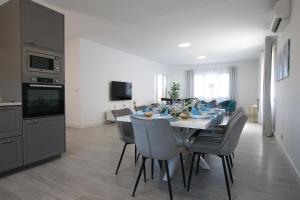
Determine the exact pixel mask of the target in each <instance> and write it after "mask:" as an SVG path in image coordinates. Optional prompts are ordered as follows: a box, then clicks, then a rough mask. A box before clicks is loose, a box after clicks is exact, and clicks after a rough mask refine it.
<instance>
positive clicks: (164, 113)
mask: <svg viewBox="0 0 300 200" xmlns="http://www.w3.org/2000/svg"><path fill="white" fill-rule="evenodd" d="M168 114H169V109H168V108H166V109H165V111H164V112H162V113H160V115H161V116H166V115H168Z"/></svg>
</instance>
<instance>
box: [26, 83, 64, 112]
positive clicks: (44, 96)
mask: <svg viewBox="0 0 300 200" xmlns="http://www.w3.org/2000/svg"><path fill="white" fill-rule="evenodd" d="M22 87H23V88H22V93H23V95H22V99H23V117H24V118H36V117H47V116H54V115H64V113H65V92H64V86H63V85H54V84H41V83H23V85H22Z"/></svg>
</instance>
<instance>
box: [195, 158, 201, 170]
mask: <svg viewBox="0 0 300 200" xmlns="http://www.w3.org/2000/svg"><path fill="white" fill-rule="evenodd" d="M200 157H201V154H198V160H197V166H196V175H198V171H199V165H200Z"/></svg>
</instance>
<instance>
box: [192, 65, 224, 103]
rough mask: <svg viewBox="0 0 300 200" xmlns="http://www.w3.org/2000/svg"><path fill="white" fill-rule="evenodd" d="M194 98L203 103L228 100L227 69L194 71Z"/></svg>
mask: <svg viewBox="0 0 300 200" xmlns="http://www.w3.org/2000/svg"><path fill="white" fill-rule="evenodd" d="M194 96H195V97H196V98H200V99H201V100H204V101H211V100H217V102H221V101H225V100H228V99H229V98H230V71H229V68H220V69H200V70H195V71H194Z"/></svg>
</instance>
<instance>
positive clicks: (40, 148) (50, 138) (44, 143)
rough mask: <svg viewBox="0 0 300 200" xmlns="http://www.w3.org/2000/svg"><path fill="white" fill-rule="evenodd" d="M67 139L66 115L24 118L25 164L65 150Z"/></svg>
mask: <svg viewBox="0 0 300 200" xmlns="http://www.w3.org/2000/svg"><path fill="white" fill-rule="evenodd" d="M65 141H66V139H65V118H64V117H49V118H41V119H29V120H23V145H24V163H25V164H29V163H33V162H36V161H39V160H43V159H46V158H50V157H52V156H56V155H59V154H61V153H63V152H65V149H66V145H65Z"/></svg>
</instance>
